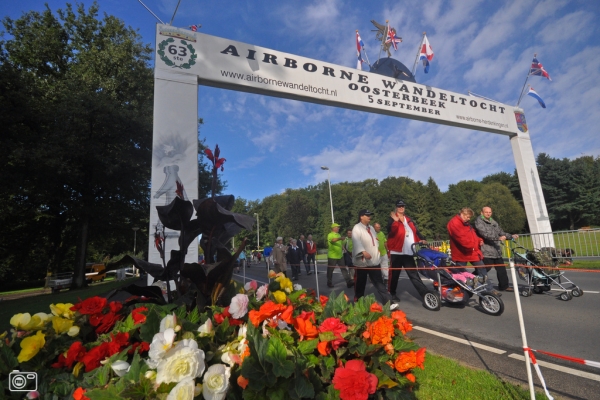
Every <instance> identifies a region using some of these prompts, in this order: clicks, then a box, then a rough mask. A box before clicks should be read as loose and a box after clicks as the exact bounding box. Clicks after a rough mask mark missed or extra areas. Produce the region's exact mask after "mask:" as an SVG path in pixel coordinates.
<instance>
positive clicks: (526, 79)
mask: <svg viewBox="0 0 600 400" xmlns="http://www.w3.org/2000/svg"><path fill="white" fill-rule="evenodd" d="M536 57H537V53H535V54H534V55H533V58H536ZM529 75H531V67H529V71H528V72H527V78H525V83H524V84H523V88H522V89H521V94H520V95H519V100H518V101H517V107H519V104H521V99H522V98H523V91H524V90H525V85H527V81H528V80H529Z"/></svg>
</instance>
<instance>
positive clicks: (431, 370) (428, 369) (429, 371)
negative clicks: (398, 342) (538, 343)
mask: <svg viewBox="0 0 600 400" xmlns="http://www.w3.org/2000/svg"><path fill="white" fill-rule="evenodd" d="M413 372H414V375H415V376H416V377H417V383H418V388H417V389H415V391H414V392H413V394H414V397H413V398H414V399H419V400H429V399H431V400H434V399H436V400H437V399H444V400H468V399H477V400H487V399H489V400H496V399H523V400H528V399H529V398H530V397H529V390H528V389H526V388H523V387H520V386H518V385H513V384H512V383H508V382H504V381H503V380H501V379H499V378H497V377H496V376H494V375H493V374H491V373H489V372H487V371H482V370H476V369H472V368H468V367H465V366H462V365H460V364H459V363H458V362H456V361H454V360H451V359H449V358H445V357H441V356H438V355H435V354H430V353H427V356H426V358H425V369H424V370H420V369H418V368H416V369H414V370H413ZM545 398H546V396H545V395H544V393H541V392H539V393H538V392H536V399H540V400H542V399H545Z"/></svg>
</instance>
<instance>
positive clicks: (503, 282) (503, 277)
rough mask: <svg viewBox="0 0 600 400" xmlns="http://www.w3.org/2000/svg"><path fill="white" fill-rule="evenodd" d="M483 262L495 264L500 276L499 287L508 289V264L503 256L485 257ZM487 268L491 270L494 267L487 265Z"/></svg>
mask: <svg viewBox="0 0 600 400" xmlns="http://www.w3.org/2000/svg"><path fill="white" fill-rule="evenodd" d="M483 263H484V264H485V265H494V268H496V275H497V276H498V289H499V290H506V289H508V274H507V273H506V265H505V264H504V260H503V259H502V257H498V258H484V259H483ZM499 264H502V265H499ZM485 269H486V270H488V271H490V270H491V269H492V267H486V268H485Z"/></svg>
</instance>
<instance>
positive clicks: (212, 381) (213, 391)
mask: <svg viewBox="0 0 600 400" xmlns="http://www.w3.org/2000/svg"><path fill="white" fill-rule="evenodd" d="M229 375H230V371H229V368H228V367H226V366H225V365H223V364H214V365H211V366H210V367H209V368H208V369H207V370H206V374H204V380H203V381H202V395H203V396H204V399H205V400H222V399H224V398H225V396H226V395H227V389H229Z"/></svg>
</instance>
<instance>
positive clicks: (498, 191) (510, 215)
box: [473, 182, 527, 233]
mask: <svg viewBox="0 0 600 400" xmlns="http://www.w3.org/2000/svg"><path fill="white" fill-rule="evenodd" d="M475 204H476V206H475V207H476V208H475V209H473V211H474V212H475V215H476V216H479V214H480V213H481V209H482V208H483V207H491V208H492V213H493V215H492V218H494V219H495V220H496V221H498V223H499V224H500V226H501V227H502V229H504V231H505V232H508V233H519V232H522V231H523V228H524V227H525V223H526V222H527V217H526V215H525V210H524V209H523V207H522V206H521V205H520V204H519V202H518V201H517V200H516V199H515V198H514V196H513V195H512V193H511V192H510V190H509V189H508V188H507V187H506V186H504V185H503V184H501V183H498V182H493V183H488V184H485V185H483V186H482V187H481V190H480V191H479V192H478V193H477V195H476V196H475Z"/></svg>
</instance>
